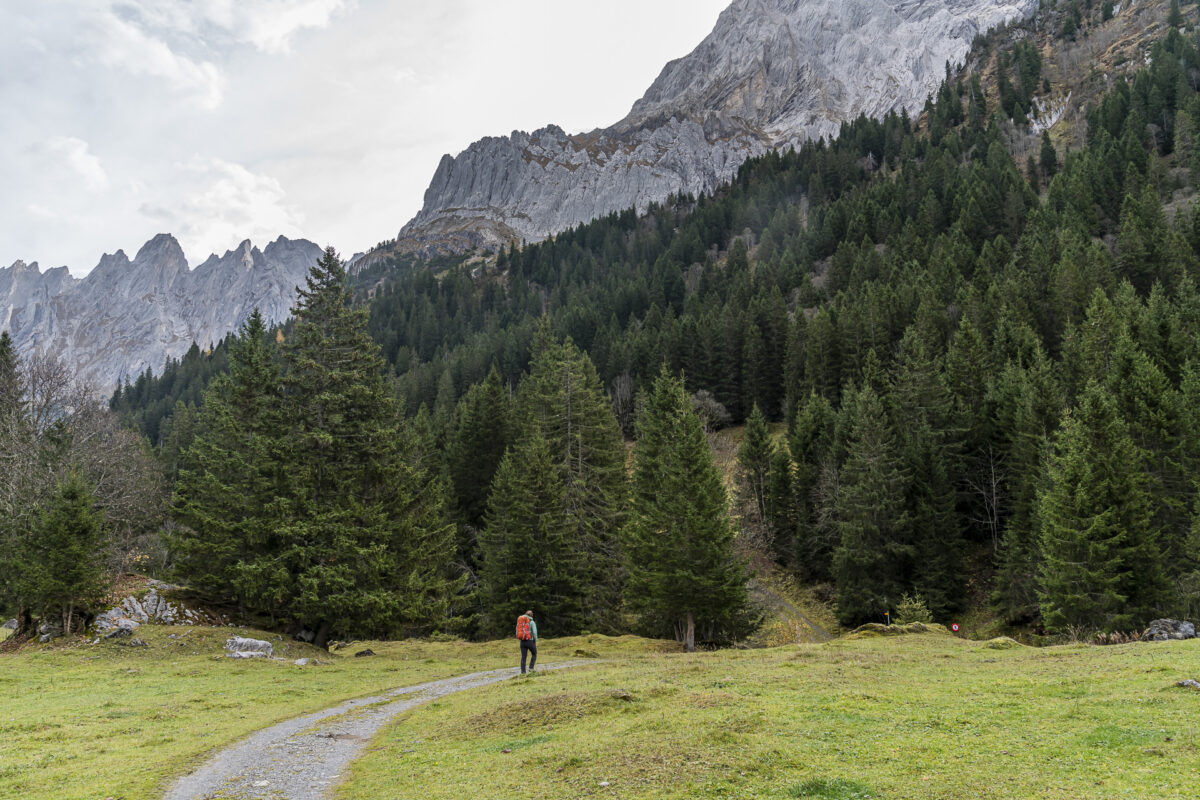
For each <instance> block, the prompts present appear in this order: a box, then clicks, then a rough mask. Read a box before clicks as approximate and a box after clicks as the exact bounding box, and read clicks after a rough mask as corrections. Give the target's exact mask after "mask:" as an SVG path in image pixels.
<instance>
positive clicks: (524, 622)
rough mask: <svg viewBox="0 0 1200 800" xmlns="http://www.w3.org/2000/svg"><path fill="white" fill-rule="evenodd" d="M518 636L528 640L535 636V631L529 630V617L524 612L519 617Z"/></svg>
mask: <svg viewBox="0 0 1200 800" xmlns="http://www.w3.org/2000/svg"><path fill="white" fill-rule="evenodd" d="M517 638H518V639H526V640H528V639H532V638H533V633H532V632H531V631H530V630H529V617H527V616H525V615H524V614H522V615H521V616H519V617H517Z"/></svg>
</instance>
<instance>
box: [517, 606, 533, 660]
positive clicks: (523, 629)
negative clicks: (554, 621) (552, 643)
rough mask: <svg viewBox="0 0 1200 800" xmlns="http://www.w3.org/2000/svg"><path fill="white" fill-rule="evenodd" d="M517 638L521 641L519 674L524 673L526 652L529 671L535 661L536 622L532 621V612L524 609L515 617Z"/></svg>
mask: <svg viewBox="0 0 1200 800" xmlns="http://www.w3.org/2000/svg"><path fill="white" fill-rule="evenodd" d="M517 638H518V639H519V640H520V641H521V674H522V675H524V674H525V656H526V654H528V655H529V656H530V658H529V671H530V672H533V665H534V664H536V663H537V623H536V622H534V621H533V612H532V611H526V612H525V613H524V614H522V615H521V616H519V617H517Z"/></svg>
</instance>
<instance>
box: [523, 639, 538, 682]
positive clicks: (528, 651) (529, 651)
mask: <svg viewBox="0 0 1200 800" xmlns="http://www.w3.org/2000/svg"><path fill="white" fill-rule="evenodd" d="M526 655H528V656H529V671H530V672H533V665H534V664H536V663H537V642H535V641H534V640H533V639H522V640H521V674H522V675H524V674H525V656H526Z"/></svg>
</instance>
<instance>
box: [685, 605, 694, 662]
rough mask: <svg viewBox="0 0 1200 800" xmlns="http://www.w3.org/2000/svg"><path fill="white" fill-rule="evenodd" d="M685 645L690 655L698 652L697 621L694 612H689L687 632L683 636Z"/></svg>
mask: <svg viewBox="0 0 1200 800" xmlns="http://www.w3.org/2000/svg"><path fill="white" fill-rule="evenodd" d="M683 640H684V641H683V643H684V646H685V647H686V648H687V651H688V652H689V653H694V652H696V620H695V618H694V617H693V616H692V612H691V611H689V612H687V631H686V632H685V633H684V635H683Z"/></svg>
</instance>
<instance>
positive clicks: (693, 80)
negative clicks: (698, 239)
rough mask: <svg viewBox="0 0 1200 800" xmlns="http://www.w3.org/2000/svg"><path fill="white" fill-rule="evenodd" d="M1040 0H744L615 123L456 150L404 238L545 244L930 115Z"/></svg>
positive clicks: (449, 244) (448, 244) (416, 244)
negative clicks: (770, 153)
mask: <svg viewBox="0 0 1200 800" xmlns="http://www.w3.org/2000/svg"><path fill="white" fill-rule="evenodd" d="M1037 6H1038V1H1037V0H736V1H735V2H734V3H733V4H732V5H730V6H729V8H727V9H726V10H725V11H724V12H722V14H721V16H720V18H719V19H718V21H717V25H716V27H715V28H714V29H713V31H712V33H711V34H709V36H708V37H707V38H706V39H705V40H704V41H703V42H701V43H700V45H699V46H698V47H697V48H696V49H695V50H693V51H692V52H691V53H690V54H689V55H687V56H685V57H683V58H681V59H678V60H676V61H672V62H671V63H669V64H667V66H666V67H665V68H664V69H663V71H662V74H660V75H659V77H658V79H657V80H655V81H654V83H653V84H652V85H651V86H650V88H649V89H648V90H647V91H646V93H645V95H644V96H643V97H642V98H641V99H640V100H638V101H637V102H636V103H635V104H634V106H633V109H632V110H631V111H630V113H629V115H628V116H626V117H625V119H623V120H621V121H620V122H618V123H616V124H615V125H613V126H611V127H609V128H605V129H603V130H596V131H592V132H590V133H583V134H578V135H568V134H567V133H566V132H564V131H563V130H562V129H561V128H558V127H556V126H554V125H550V126H547V127H545V128H542V129H540V130H537V131H534V132H533V133H524V132H521V131H516V132H514V133H513V134H512V135H511V136H509V137H507V138H503V137H491V138H486V139H482V140H480V141H478V142H476V143H475V144H473V145H471V146H470V147H469V148H467V149H466V150H465V151H463V152H462V153H460V154H459V155H458V156H456V157H452V156H449V155H447V156H445V157H443V158H442V161H441V163H440V164H439V165H438V168H437V172H436V173H435V174H434V177H433V181H432V183H431V184H430V186H429V189H428V190H427V191H426V192H425V203H424V207H423V208H422V209H421V211H420V212H419V213H418V214H417V216H416V217H414V218H413V219H412V221H410V222H409V223H408V224H407V225H405V226H404V228H403V229H402V230H401V231H400V235H399V239H398V241H397V248H398V249H399V250H401V251H410V252H411V251H417V252H423V253H426V254H430V253H437V252H445V251H458V250H464V249H469V248H473V247H478V246H481V245H487V246H495V245H497V244H499V243H502V242H505V241H511V240H519V239H526V240H530V241H535V240H539V239H543V238H545V237H546V236H548V235H550V234H553V233H556V232H558V231H561V230H563V229H565V228H568V227H570V226H572V225H576V224H579V223H581V222H586V221H588V220H591V219H594V218H595V217H597V216H602V215H605V214H608V213H611V212H613V211H619V210H622V209H625V208H629V207H630V206H636V207H637V208H638V209H639V211H643V210H645V208H646V207H647V206H648V205H649V204H650V203H651V202H655V201H661V200H664V199H665V198H666V197H667V196H668V195H670V194H672V193H676V192H691V193H699V192H704V191H709V190H711V189H713V188H715V187H716V186H718V185H720V184H721V183H723V182H725V181H728V180H729V179H730V178H732V177H733V176H734V175H735V174H736V172H737V168H738V167H739V166H740V165H741V163H742V162H743V161H745V160H746V159H747V158H749V157H751V156H754V155H758V154H761V153H762V152H764V151H766V150H767V149H769V148H778V147H786V146H788V145H791V144H796V143H799V142H802V141H804V140H806V139H815V138H817V137H819V136H829V135H831V134H833V133H836V132H837V130H838V127H839V126H840V125H841V123H842V122H844V121H847V120H851V119H854V118H855V117H857V116H858V115H859V114H866V115H868V116H875V117H878V116H882V115H884V114H886V113H888V112H890V111H894V110H899V109H906V110H908V111H909V112H910V113H915V112H916V111H918V110H919V109H920V108H921V107H922V106H923V105H924V103H925V99H926V98H927V97H928V96H929V95H930V94H931V93H932V92H933V91H934V90H936V88H937V86H938V84H939V82H940V81H941V80H942V79H943V77H944V76H945V66H946V63H947V62H949V63H951V64H952V65H953V64H959V63H961V62H962V61H964V60H965V58H966V55H967V53H968V51H969V50H970V47H971V42H972V40H973V39H974V38H975V36H976V34H979V33H983V32H986V31H987V30H988V29H990V28H992V27H995V26H997V25H1000V24H1003V23H1005V22H1008V21H1010V20H1014V19H1018V18H1021V19H1024V18H1028V17H1030V16H1032V15H1033V13H1034V12H1035V11H1036V10H1037Z"/></svg>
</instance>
